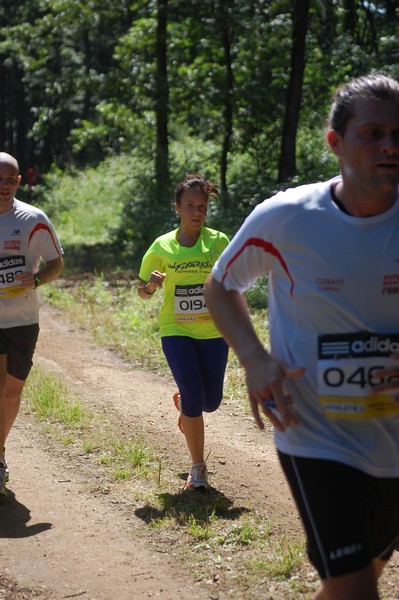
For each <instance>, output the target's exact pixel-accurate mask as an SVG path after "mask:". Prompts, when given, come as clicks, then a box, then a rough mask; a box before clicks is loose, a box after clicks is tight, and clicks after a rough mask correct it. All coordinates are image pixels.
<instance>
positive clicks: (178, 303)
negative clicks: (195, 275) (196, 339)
mask: <svg viewBox="0 0 399 600" xmlns="http://www.w3.org/2000/svg"><path fill="white" fill-rule="evenodd" d="M174 304H175V315H176V321H178V322H180V323H181V322H191V323H199V322H203V321H209V320H210V318H211V317H210V314H209V312H208V309H207V307H206V304H205V298H204V293H203V284H201V283H199V284H194V285H177V286H176V288H175V299H174Z"/></svg>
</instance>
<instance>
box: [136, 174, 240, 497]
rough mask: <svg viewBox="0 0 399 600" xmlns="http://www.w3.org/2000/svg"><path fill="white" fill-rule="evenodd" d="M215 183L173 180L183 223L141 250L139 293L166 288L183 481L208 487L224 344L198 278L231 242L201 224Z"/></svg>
mask: <svg viewBox="0 0 399 600" xmlns="http://www.w3.org/2000/svg"><path fill="white" fill-rule="evenodd" d="M217 195H218V189H217V187H216V186H215V185H214V184H213V183H211V182H210V181H208V180H207V179H206V178H205V177H204V176H203V175H201V174H198V173H192V174H190V175H187V176H186V178H185V179H184V180H183V181H182V182H180V183H179V184H177V186H176V188H175V203H174V208H175V210H176V214H177V215H178V216H179V218H180V225H179V227H178V228H177V229H175V230H174V231H170V232H168V233H166V234H164V235H162V236H160V237H158V238H157V239H156V240H155V241H154V242H153V243H152V244H151V246H150V248H149V249H148V250H147V252H146V253H145V255H144V257H143V260H142V264H141V268H140V273H139V278H140V284H139V287H138V294H139V296H140V298H143V299H144V300H148V299H150V298H151V296H152V295H153V294H154V293H155V291H156V290H157V288H160V287H163V288H164V299H163V303H162V307H161V312H160V316H159V327H160V335H161V341H162V349H163V352H164V354H165V357H166V360H167V361H168V365H169V367H170V369H171V372H172V375H173V377H174V379H175V381H176V384H177V386H178V389H179V391H178V392H177V393H176V394H175V395H174V397H173V400H174V403H175V406H176V408H177V409H178V410H179V411H180V417H179V421H178V424H179V427H180V429H181V431H182V432H183V433H184V435H185V438H186V442H187V446H188V449H189V452H190V455H191V461H192V465H191V468H190V472H189V475H188V478H187V481H186V485H185V488H186V489H191V490H204V489H208V487H209V484H208V477H207V469H206V464H205V461H204V442H205V436H204V419H203V412H213V411H215V410H217V408H219V406H220V403H221V401H222V396H223V380H224V373H225V370H226V364H227V355H228V347H227V344H226V342H225V341H224V340H223V338H222V336H221V335H220V332H219V331H218V329H217V328H216V326H215V324H214V323H213V321H212V318H211V316H210V314H209V312H208V309H207V307H206V304H205V300H204V295H203V285H204V283H205V280H206V278H207V276H208V274H209V273H210V271H211V268H212V266H213V265H214V263H215V261H216V259H217V258H218V257H219V255H220V254H221V253H222V251H223V250H224V248H225V247H226V246H227V244H228V243H229V239H228V238H227V236H226V235H225V234H224V233H221V232H220V231H216V230H214V229H210V228H208V227H205V218H206V213H207V208H208V200H209V198H216V197H217Z"/></svg>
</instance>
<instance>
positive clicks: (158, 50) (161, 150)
mask: <svg viewBox="0 0 399 600" xmlns="http://www.w3.org/2000/svg"><path fill="white" fill-rule="evenodd" d="M167 9H168V0H158V27H157V40H156V46H155V57H156V89H155V113H156V131H157V139H156V158H155V175H156V184H157V196H158V200H160V201H161V200H162V198H164V197H165V194H168V193H169V145H168V144H169V141H168V108H169V87H168V76H167V45H166V35H167V20H168V19H167Z"/></svg>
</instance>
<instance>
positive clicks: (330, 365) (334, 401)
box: [317, 332, 399, 420]
mask: <svg viewBox="0 0 399 600" xmlns="http://www.w3.org/2000/svg"><path fill="white" fill-rule="evenodd" d="M392 354H399V334H376V333H370V332H359V333H353V334H343V335H341V334H339V335H324V336H320V338H319V342H318V363H317V377H318V392H319V397H320V402H321V404H322V406H323V410H324V412H325V414H326V416H327V417H329V418H330V419H350V420H363V419H369V418H375V417H385V416H390V415H395V414H399V403H397V402H394V401H393V400H392V392H386V393H384V394H375V393H374V392H373V389H374V387H375V386H376V385H380V384H381V383H384V380H383V379H381V378H380V377H378V371H380V370H381V369H385V368H387V367H389V366H392V364H393V361H392V359H391V358H390V357H391V355H392ZM396 364H397V363H396ZM392 380H398V386H399V378H392Z"/></svg>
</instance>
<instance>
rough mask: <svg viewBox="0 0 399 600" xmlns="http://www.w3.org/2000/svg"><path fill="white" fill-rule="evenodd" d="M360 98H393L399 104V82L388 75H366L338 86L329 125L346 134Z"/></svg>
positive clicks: (341, 133)
mask: <svg viewBox="0 0 399 600" xmlns="http://www.w3.org/2000/svg"><path fill="white" fill-rule="evenodd" d="M358 98H366V99H370V100H393V101H395V102H398V104H399V82H397V81H396V80H395V79H392V77H387V76H386V75H382V74H377V75H364V76H362V77H357V78H356V79H352V80H351V81H349V82H348V83H346V84H344V85H342V86H340V87H339V88H337V90H336V92H335V94H334V95H333V104H332V107H331V110H330V115H329V118H328V126H329V128H330V129H335V131H337V133H339V134H340V135H344V134H345V131H346V126H347V124H348V121H349V120H350V119H351V118H352V117H353V116H354V114H355V109H354V104H355V101H356V100H357V99H358Z"/></svg>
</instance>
